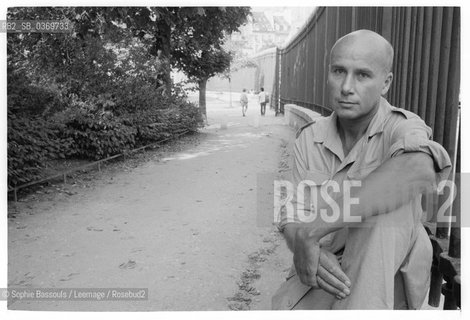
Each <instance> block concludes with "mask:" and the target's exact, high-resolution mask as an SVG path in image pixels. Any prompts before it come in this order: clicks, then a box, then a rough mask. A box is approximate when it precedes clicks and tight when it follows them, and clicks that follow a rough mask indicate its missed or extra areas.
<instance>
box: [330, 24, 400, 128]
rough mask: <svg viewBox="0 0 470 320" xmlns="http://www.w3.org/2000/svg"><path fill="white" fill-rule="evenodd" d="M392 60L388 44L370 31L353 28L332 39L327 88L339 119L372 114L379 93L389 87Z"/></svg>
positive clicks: (383, 93)
mask: <svg viewBox="0 0 470 320" xmlns="http://www.w3.org/2000/svg"><path fill="white" fill-rule="evenodd" d="M392 63H393V48H392V46H391V45H390V43H389V42H388V41H387V40H386V39H385V38H383V37H382V36H381V35H379V34H377V33H375V32H373V31H370V30H358V31H354V32H351V33H349V34H347V35H345V36H344V37H342V38H340V39H339V40H338V41H336V43H335V44H334V46H333V48H332V49H331V54H330V67H329V73H328V89H329V93H330V103H331V106H332V108H333V110H334V111H336V113H337V114H338V117H339V118H340V119H347V120H356V119H363V118H368V117H371V116H373V115H374V114H375V112H376V110H377V108H378V105H379V102H380V96H383V95H385V94H386V93H387V91H388V89H389V88H390V84H391V82H392V79H393V74H392V73H391V68H392Z"/></svg>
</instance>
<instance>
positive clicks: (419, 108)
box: [270, 7, 460, 309]
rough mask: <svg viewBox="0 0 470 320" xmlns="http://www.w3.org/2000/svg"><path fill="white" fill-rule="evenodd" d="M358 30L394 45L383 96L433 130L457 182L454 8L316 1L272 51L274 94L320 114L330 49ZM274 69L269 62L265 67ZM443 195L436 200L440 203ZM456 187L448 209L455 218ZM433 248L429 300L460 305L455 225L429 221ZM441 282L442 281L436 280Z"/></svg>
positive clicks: (456, 20)
mask: <svg viewBox="0 0 470 320" xmlns="http://www.w3.org/2000/svg"><path fill="white" fill-rule="evenodd" d="M358 29H370V30H373V31H376V32H377V33H379V34H382V35H383V36H384V37H385V38H386V39H387V40H389V41H390V43H391V44H392V46H393V47H394V50H395V59H394V67H393V74H394V80H393V82H392V86H391V88H390V90H389V93H388V96H387V99H388V100H389V101H390V103H391V104H392V105H395V106H397V107H400V108H404V109H407V110H410V111H412V112H415V113H417V114H418V115H419V116H420V117H421V118H422V119H423V120H425V122H426V123H427V124H428V125H429V126H430V127H431V128H432V129H433V133H434V136H433V139H434V140H435V141H437V142H438V143H440V144H442V145H443V146H444V148H445V149H446V150H447V152H448V153H449V155H450V156H451V158H452V161H453V164H454V173H453V178H454V177H455V182H456V184H457V186H458V187H459V186H460V185H459V177H458V175H456V174H455V171H456V172H457V173H460V143H459V137H460V135H459V123H460V120H459V112H460V105H459V90H460V8H459V7H318V8H317V10H316V11H315V12H314V13H313V14H312V15H311V17H310V18H309V20H308V21H307V23H306V24H305V25H304V27H303V28H302V29H301V31H299V33H298V34H297V35H296V36H295V37H294V38H293V39H292V40H291V41H290V42H289V44H287V46H285V47H284V48H282V49H281V50H278V51H277V53H276V59H275V60H273V59H272V60H273V61H276V65H275V68H278V70H280V72H279V73H280V75H279V81H278V82H277V83H275V85H274V88H278V90H274V91H273V92H274V93H275V96H274V97H273V99H272V100H274V101H276V103H279V105H280V111H283V105H284V104H287V103H293V104H296V105H299V106H303V107H306V108H309V109H312V110H314V111H316V112H319V113H320V114H322V115H328V114H330V113H331V110H330V108H328V97H327V91H326V90H327V88H326V82H327V81H326V80H327V76H328V74H327V72H328V62H329V53H330V49H331V47H332V46H333V44H334V43H335V41H336V40H337V39H338V38H340V37H341V36H343V35H345V34H347V33H349V32H351V31H353V30H358ZM270 68H271V69H273V68H272V67H270ZM443 200H444V198H442V197H441V198H440V199H439V200H438V201H440V202H442V201H443ZM459 201H460V192H459V188H457V198H456V199H455V201H454V205H453V208H452V210H453V212H452V213H453V215H455V216H457V219H458V221H460V203H459ZM428 227H429V228H428V231H429V232H430V233H431V235H430V237H431V241H432V244H433V248H434V260H433V266H432V283H431V290H430V295H429V301H428V302H429V304H430V305H433V306H437V305H438V303H439V298H440V292H441V290H442V293H444V295H445V297H446V298H445V302H444V308H445V309H455V308H456V307H460V276H459V275H460V259H459V258H460V229H459V228H458V227H453V228H450V225H449V224H445V225H438V226H436V225H435V224H434V225H433V226H428ZM443 278H444V280H446V283H445V284H444V285H443V286H442V288H441V284H442V279H443Z"/></svg>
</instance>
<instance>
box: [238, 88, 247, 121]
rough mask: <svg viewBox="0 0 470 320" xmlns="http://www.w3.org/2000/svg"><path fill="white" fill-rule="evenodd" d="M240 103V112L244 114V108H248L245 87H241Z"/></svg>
mask: <svg viewBox="0 0 470 320" xmlns="http://www.w3.org/2000/svg"><path fill="white" fill-rule="evenodd" d="M240 104H241V106H242V114H243V116H245V114H246V110H248V97H247V95H246V89H243V91H242V93H241V95H240Z"/></svg>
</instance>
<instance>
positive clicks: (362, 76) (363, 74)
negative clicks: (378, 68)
mask: <svg viewBox="0 0 470 320" xmlns="http://www.w3.org/2000/svg"><path fill="white" fill-rule="evenodd" d="M359 78H369V74H368V73H365V72H360V73H359Z"/></svg>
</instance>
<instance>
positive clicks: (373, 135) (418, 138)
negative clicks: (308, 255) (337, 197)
mask: <svg viewBox="0 0 470 320" xmlns="http://www.w3.org/2000/svg"><path fill="white" fill-rule="evenodd" d="M431 133H432V131H431V129H430V128H429V127H428V126H427V125H426V124H425V123H424V121H423V120H421V118H419V117H418V116H417V115H416V114H414V113H412V112H409V111H407V110H404V109H400V108H396V107H393V106H391V105H390V104H389V103H388V102H387V100H385V99H384V98H381V100H380V104H379V107H378V110H377V112H376V114H375V115H374V117H373V118H372V120H371V122H370V124H369V126H368V128H367V130H366V133H365V134H364V136H363V137H362V138H361V139H360V140H358V141H357V143H356V144H355V145H354V147H353V149H352V150H351V151H350V152H349V154H348V155H347V156H345V155H344V153H343V148H342V142H341V139H340V136H339V132H338V129H337V115H336V113H335V112H333V113H332V114H331V115H330V116H329V117H319V118H318V119H315V120H314V121H313V122H311V123H309V124H307V125H305V126H304V127H303V128H301V129H300V130H299V131H298V133H297V139H296V141H295V145H294V165H293V185H294V190H295V189H296V188H297V186H298V184H299V182H300V181H302V180H310V181H313V182H314V183H315V185H317V186H320V187H321V185H324V184H325V183H326V182H327V181H328V180H335V181H337V182H339V183H341V182H343V181H344V180H345V179H347V180H362V179H365V178H366V177H367V176H368V175H369V174H370V173H371V172H372V171H374V170H375V169H376V168H378V167H379V166H380V165H381V164H382V163H384V162H385V161H386V160H387V159H390V158H391V157H395V156H398V155H400V154H402V153H406V152H424V153H426V154H428V155H430V156H431V157H432V159H433V161H434V166H435V170H436V172H437V174H438V180H443V179H446V178H447V177H448V175H449V173H450V170H451V161H450V158H449V156H448V154H447V152H446V151H445V149H444V148H443V147H442V146H441V145H440V144H438V143H436V142H434V141H432V140H430V138H431ZM438 182H439V181H438ZM293 203H294V205H295V204H296V195H295V196H294V201H293ZM304 210H305V211H308V210H315V208H310V207H309V208H307V209H304ZM397 211H398V212H399V213H401V214H404V215H405V216H408V215H411V216H412V217H413V218H412V221H413V222H414V223H415V225H416V226H417V225H418V224H421V215H422V208H421V196H419V197H417V198H416V199H414V200H412V202H411V203H409V204H407V205H404V206H402V207H401V208H399V209H398V210H397ZM372 218H373V217H372ZM297 222H299V218H298V216H297V214H296V213H295V212H294V215H293V216H292V215H287V213H286V210H281V212H280V221H279V224H278V227H279V229H280V230H281V231H282V230H283V228H284V227H285V225H286V224H287V223H297ZM421 228H422V227H421ZM416 229H417V228H416ZM415 234H416V236H415V237H416V238H417V239H418V238H419V239H418V240H417V241H416V239H413V241H414V243H415V244H416V246H420V250H423V249H422V248H426V246H425V245H422V244H423V241H427V242H429V240H428V239H423V237H427V236H426V235H425V234H423V233H422V232H418V231H417V232H415ZM346 235H347V229H346V228H344V229H342V230H339V231H337V232H333V233H330V234H329V235H327V236H326V237H324V238H322V239H321V241H320V244H321V246H322V247H326V249H328V250H330V251H331V252H337V251H338V250H339V249H341V248H342V247H344V244H345V239H346ZM419 255H420V252H419V250H418V249H416V250H413V248H412V249H411V250H410V256H408V257H407V259H408V261H405V262H404V263H409V261H414V260H415V259H418V260H419V259H420V256H419ZM408 269H409V270H414V269H413V268H412V266H411V267H409V268H408ZM413 272H414V273H413V274H408V275H405V276H404V278H405V282H406V281H408V287H407V288H406V290H407V292H408V295H409V297H408V298H409V300H410V301H411V302H410V304H411V307H414V308H416V307H418V308H419V307H420V305H419V306H416V305H417V304H419V300H420V298H419V297H421V296H422V292H423V290H426V288H423V286H424V285H425V284H424V283H426V279H424V278H423V277H422V276H421V275H420V274H419V273H420V272H421V271H419V270H414V271H413ZM421 274H424V273H423V272H421ZM406 286H407V284H406V283H405V287H406ZM424 292H426V291H424ZM415 296H416V299H414V297H415Z"/></svg>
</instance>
